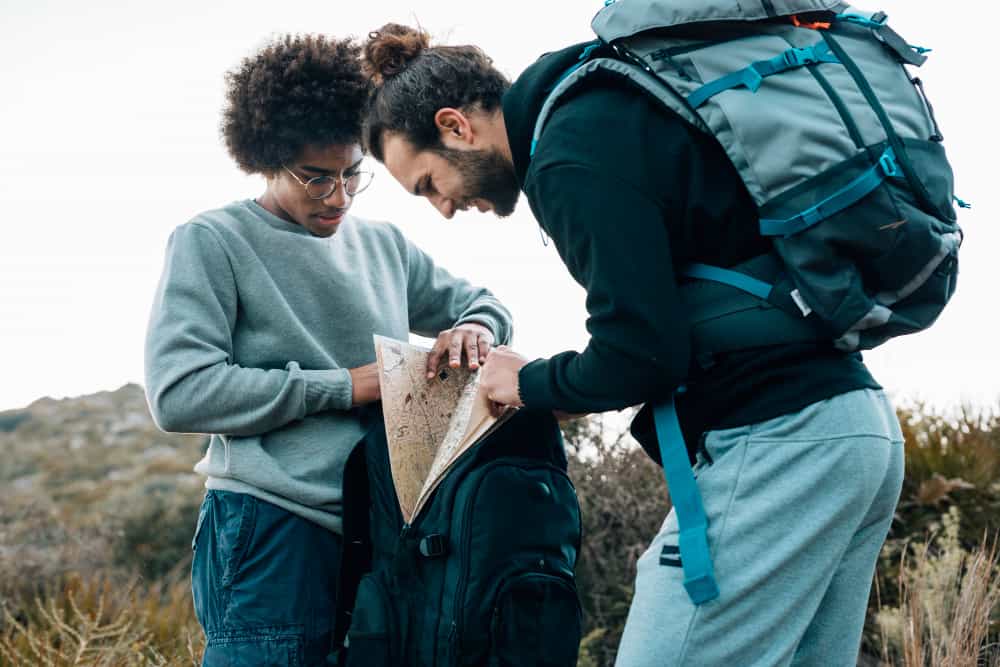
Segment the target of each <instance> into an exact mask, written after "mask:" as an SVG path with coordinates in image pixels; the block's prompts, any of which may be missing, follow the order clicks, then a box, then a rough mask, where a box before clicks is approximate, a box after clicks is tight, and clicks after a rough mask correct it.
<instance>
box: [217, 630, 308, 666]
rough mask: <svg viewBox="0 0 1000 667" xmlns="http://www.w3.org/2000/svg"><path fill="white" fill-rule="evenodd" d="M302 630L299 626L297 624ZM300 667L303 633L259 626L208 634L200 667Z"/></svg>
mask: <svg viewBox="0 0 1000 667" xmlns="http://www.w3.org/2000/svg"><path fill="white" fill-rule="evenodd" d="M299 632H301V628H299ZM251 665H253V666H254V667H286V666H287V667H302V666H303V665H304V660H303V655H302V637H301V636H299V635H291V636H289V635H285V634H284V633H283V632H281V631H280V629H272V628H259V629H254V630H247V631H242V632H233V633H224V634H219V635H218V636H213V637H211V638H209V640H208V643H207V645H206V646H205V654H204V657H203V658H202V667H250V666H251Z"/></svg>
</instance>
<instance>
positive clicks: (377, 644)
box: [347, 573, 401, 667]
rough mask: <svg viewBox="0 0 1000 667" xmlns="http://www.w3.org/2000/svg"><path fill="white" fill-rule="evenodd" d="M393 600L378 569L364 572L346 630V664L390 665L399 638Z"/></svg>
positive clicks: (359, 666)
mask: <svg viewBox="0 0 1000 667" xmlns="http://www.w3.org/2000/svg"><path fill="white" fill-rule="evenodd" d="M393 612H394V610H393V606H392V600H391V598H390V597H389V592H388V590H387V589H386V585H385V582H384V581H383V580H382V579H381V577H379V575H378V573H374V574H372V573H370V574H366V575H365V576H364V577H362V578H361V582H360V583H359V584H358V595H357V599H356V601H355V603H354V612H353V614H352V615H351V627H350V630H348V632H347V665H348V667H381V666H383V665H384V666H385V667H391V666H393V665H396V664H397V663H396V662H394V658H395V657H398V656H396V654H395V651H394V650H393V644H394V643H395V642H394V640H397V641H398V640H399V637H400V632H401V628H399V627H397V623H396V621H395V619H396V618H397V615H396V614H394V613H393Z"/></svg>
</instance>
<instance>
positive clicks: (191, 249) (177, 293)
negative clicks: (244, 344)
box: [145, 223, 352, 436]
mask: <svg viewBox="0 0 1000 667" xmlns="http://www.w3.org/2000/svg"><path fill="white" fill-rule="evenodd" d="M237 310H238V286H237V284H236V281H235V278H234V274H233V269H232V266H231V265H230V262H229V258H228V256H227V254H226V252H225V250H224V248H223V247H222V245H221V242H220V241H219V239H218V238H217V237H216V235H215V232H214V231H213V230H211V229H210V228H208V227H204V226H202V225H199V224H197V223H189V224H187V225H182V226H181V227H178V228H177V229H176V230H175V231H174V233H173V234H172V235H171V237H170V241H169V243H168V246H167V254H166V261H165V264H164V269H163V274H162V276H161V277H160V283H159V286H158V287H157V291H156V296H155V299H154V301H153V308H152V313H151V315H150V320H149V325H148V328H147V331H146V343H145V381H146V395H147V399H148V401H149V406H150V410H151V412H152V414H153V418H154V419H155V420H156V423H157V424H158V425H159V427H160V428H162V429H163V430H165V431H173V432H188V433H219V434H226V435H236V436H248V435H258V434H261V433H266V432H268V431H271V430H274V429H276V428H279V427H281V426H284V425H285V424H288V423H289V422H292V421H295V420H297V419H301V418H303V417H305V416H306V415H309V414H312V413H314V412H319V411H322V410H329V409H341V410H346V409H348V408H350V407H351V392H352V385H351V377H350V373H349V372H348V370H347V369H340V368H337V369H330V370H303V369H302V368H300V367H299V364H298V363H297V362H296V361H294V360H288V362H287V363H286V364H285V366H284V368H268V369H265V368H244V367H241V366H238V365H237V364H235V363H234V362H233V328H234V325H235V322H236V316H237Z"/></svg>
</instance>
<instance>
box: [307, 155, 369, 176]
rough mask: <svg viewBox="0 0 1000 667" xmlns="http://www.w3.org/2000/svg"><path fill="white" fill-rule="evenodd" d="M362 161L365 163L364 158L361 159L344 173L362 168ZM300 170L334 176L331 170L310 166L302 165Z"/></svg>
mask: <svg viewBox="0 0 1000 667" xmlns="http://www.w3.org/2000/svg"><path fill="white" fill-rule="evenodd" d="M362 161H364V158H361V159H360V160H358V161H357V162H355V163H354V164H352V165H351V166H350V167H348V168H347V169H344V171H350V170H351V169H357V168H358V167H359V166H361V162H362ZM299 169H301V170H302V171H311V172H313V173H314V174H332V173H333V171H332V170H330V169H324V168H323V167H314V166H312V165H308V164H304V165H302V166H301V167H299Z"/></svg>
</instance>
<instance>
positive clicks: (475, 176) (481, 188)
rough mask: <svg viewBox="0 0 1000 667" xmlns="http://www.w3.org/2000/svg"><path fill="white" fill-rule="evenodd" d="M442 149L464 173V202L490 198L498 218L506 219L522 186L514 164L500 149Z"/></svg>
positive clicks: (515, 204) (515, 203)
mask: <svg viewBox="0 0 1000 667" xmlns="http://www.w3.org/2000/svg"><path fill="white" fill-rule="evenodd" d="M439 152H440V154H441V157H443V158H444V159H445V160H447V161H448V163H449V164H451V165H452V166H453V167H455V168H456V169H458V170H459V173H461V174H462V190H463V192H462V201H464V202H469V201H471V200H473V199H480V200H483V201H487V202H489V203H491V204H493V213H494V214H495V215H496V216H497V217H498V218H506V217H507V216H508V215H510V214H511V213H513V212H514V207H515V206H517V198H518V197H519V196H520V194H521V188H520V187H519V186H518V184H517V176H515V175H514V165H513V164H511V163H510V162H508V161H507V160H506V159H505V158H504V156H503V155H502V154H501V153H500V151H499V150H498V149H496V148H492V149H483V150H471V151H459V150H454V149H451V148H445V149H443V150H441V151H439Z"/></svg>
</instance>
